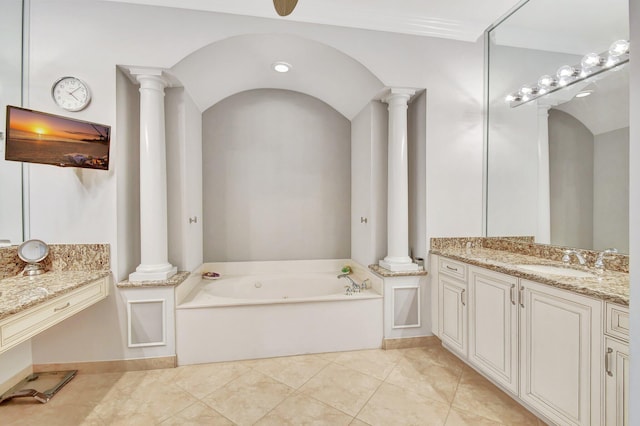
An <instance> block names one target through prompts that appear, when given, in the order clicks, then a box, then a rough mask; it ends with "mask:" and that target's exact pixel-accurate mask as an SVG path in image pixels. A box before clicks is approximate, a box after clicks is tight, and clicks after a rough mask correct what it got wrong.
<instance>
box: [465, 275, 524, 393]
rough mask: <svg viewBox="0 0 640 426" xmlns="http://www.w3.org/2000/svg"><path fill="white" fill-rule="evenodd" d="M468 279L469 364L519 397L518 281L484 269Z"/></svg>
mask: <svg viewBox="0 0 640 426" xmlns="http://www.w3.org/2000/svg"><path fill="white" fill-rule="evenodd" d="M469 277H470V280H469V312H468V315H469V361H470V362H471V363H472V364H474V365H475V366H476V367H477V368H478V369H479V370H480V371H482V372H483V373H484V374H486V375H487V376H488V377H490V378H491V379H493V380H494V381H496V382H497V383H499V384H501V385H502V386H504V387H505V388H506V389H508V390H510V391H511V392H513V393H514V394H515V395H517V394H518V307H517V302H516V297H517V288H516V286H517V283H518V280H517V278H515V277H510V276H508V275H503V274H499V273H496V272H492V271H487V270H485V269H481V268H470V271H469Z"/></svg>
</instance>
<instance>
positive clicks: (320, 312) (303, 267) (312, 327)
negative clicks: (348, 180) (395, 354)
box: [176, 259, 383, 365]
mask: <svg viewBox="0 0 640 426" xmlns="http://www.w3.org/2000/svg"><path fill="white" fill-rule="evenodd" d="M346 263H348V264H349V265H351V266H352V268H353V269H354V274H353V277H354V279H355V280H356V281H357V282H358V283H360V282H362V281H363V280H364V279H367V278H368V279H369V280H370V283H371V285H372V288H370V289H368V290H365V291H362V292H361V293H354V294H353V295H346V294H345V289H344V287H345V285H347V284H349V282H348V281H347V280H345V279H338V278H337V275H338V274H339V273H340V269H341V267H342V266H343V265H344V264H346ZM207 271H215V272H218V273H220V274H221V277H220V278H219V279H218V280H213V281H211V280H203V279H201V278H200V276H201V273H202V272H207ZM183 286H184V287H183ZM381 291H382V280H381V279H380V278H378V277H377V276H375V275H374V274H372V273H371V272H370V271H368V270H367V269H366V268H363V267H362V266H360V265H357V264H355V263H354V262H352V261H349V260H345V259H340V260H317V261H285V262H231V263H208V264H204V265H202V267H200V268H198V270H197V271H195V272H194V273H193V274H192V275H191V277H190V278H189V279H188V280H187V281H186V282H185V283H183V284H182V285H181V286H180V287H179V288H178V290H177V302H178V305H177V309H176V351H177V355H178V363H179V364H180V365H188V364H198V363H205V362H216V361H230V360H239V359H255V358H267V357H274V356H286V355H298V354H306V353H321V352H335V351H346V350H357V349H370V348H378V347H380V345H381V343H382V338H383V322H382V314H383V302H382V295H381Z"/></svg>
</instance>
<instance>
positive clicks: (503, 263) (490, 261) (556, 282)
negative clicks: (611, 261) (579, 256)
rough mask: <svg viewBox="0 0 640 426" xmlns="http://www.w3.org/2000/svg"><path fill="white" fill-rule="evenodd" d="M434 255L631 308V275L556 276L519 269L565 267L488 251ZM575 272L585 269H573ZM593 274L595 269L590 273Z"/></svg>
mask: <svg viewBox="0 0 640 426" xmlns="http://www.w3.org/2000/svg"><path fill="white" fill-rule="evenodd" d="M431 253H432V254H437V255H439V256H443V257H447V258H449V259H454V260H459V261H461V262H465V263H468V264H471V265H476V266H480V267H483V268H487V269H491V270H493V271H496V272H502V273H504V274H508V275H512V276H516V277H519V278H524V279H528V280H531V281H536V282H539V283H542V284H547V285H550V286H553V287H557V288H561V289H564V290H569V291H572V292H574V293H579V294H583V295H586V296H590V297H594V298H598V299H602V300H606V301H609V302H614V303H618V304H621V305H625V306H629V274H628V273H625V272H618V271H610V270H605V271H604V272H603V273H602V274H599V275H595V274H594V276H593V277H585V278H576V277H566V276H561V275H556V274H545V273H538V272H531V271H528V270H525V269H522V268H518V267H517V266H516V265H554V266H562V262H558V261H554V260H549V259H543V258H540V257H535V256H530V255H526V254H520V253H513V252H508V251H503V250H494V249H488V248H469V249H468V248H441V249H435V250H434V249H432V250H431ZM572 267H574V268H575V269H582V270H584V269H585V268H584V267H582V268H581V267H579V266H575V265H572ZM588 270H589V271H591V272H593V270H592V269H588Z"/></svg>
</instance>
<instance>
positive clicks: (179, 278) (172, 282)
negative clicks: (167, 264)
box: [118, 271, 190, 288]
mask: <svg viewBox="0 0 640 426" xmlns="http://www.w3.org/2000/svg"><path fill="white" fill-rule="evenodd" d="M189 274H190V273H189V272H188V271H178V273H177V274H175V275H174V276H172V277H171V278H169V279H168V280H163V281H129V280H124V281H120V282H119V283H118V288H143V287H175V286H177V285H179V284H181V283H182V282H183V281H184V280H186V279H187V278H188V277H189Z"/></svg>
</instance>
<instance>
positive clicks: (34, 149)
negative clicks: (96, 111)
mask: <svg viewBox="0 0 640 426" xmlns="http://www.w3.org/2000/svg"><path fill="white" fill-rule="evenodd" d="M6 133H7V136H6V141H7V142H6V149H5V160H9V161H22V162H28V163H41V164H51V165H54V166H60V167H82V168H87V169H100V170H108V169H109V144H110V141H111V127H110V126H105V125H104V124H97V123H91V122H89V121H82V120H76V119H73V118H68V117H62V116H59V115H54V114H48V113H46V112H39V111H32V110H30V109H26V108H19V107H15V106H11V105H7V127H6Z"/></svg>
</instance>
